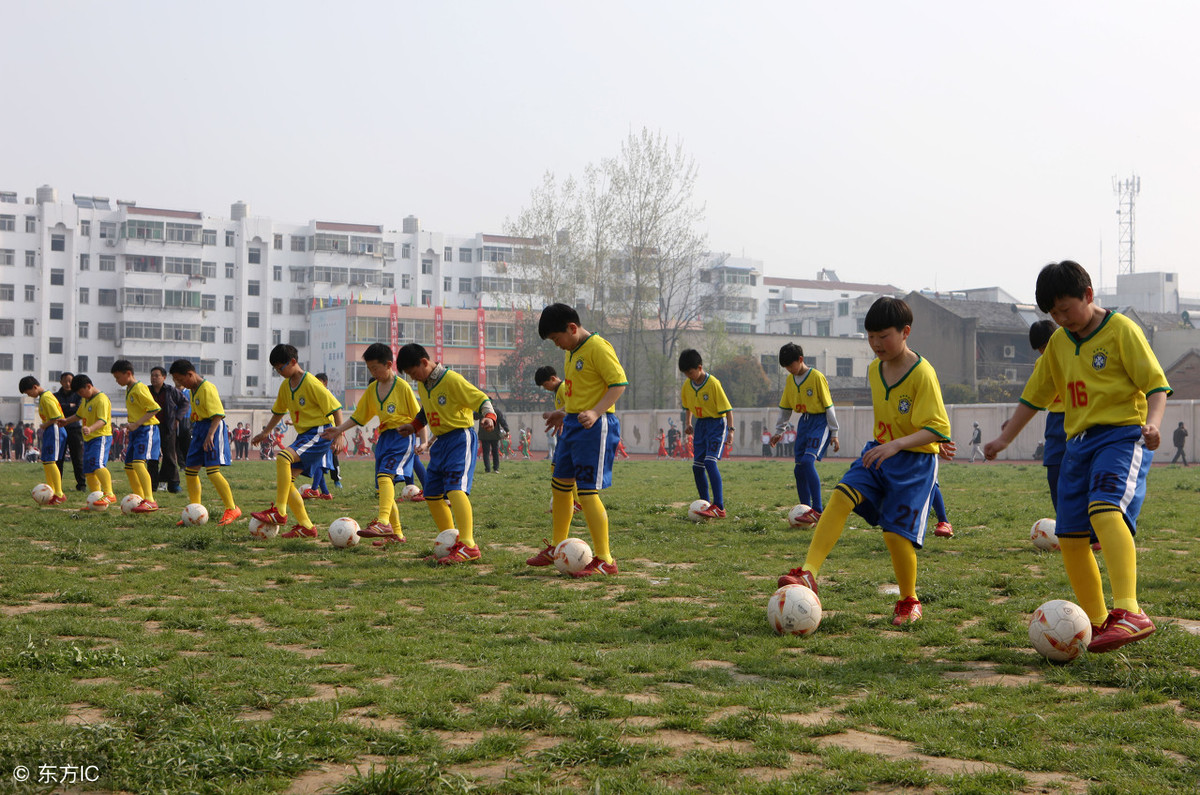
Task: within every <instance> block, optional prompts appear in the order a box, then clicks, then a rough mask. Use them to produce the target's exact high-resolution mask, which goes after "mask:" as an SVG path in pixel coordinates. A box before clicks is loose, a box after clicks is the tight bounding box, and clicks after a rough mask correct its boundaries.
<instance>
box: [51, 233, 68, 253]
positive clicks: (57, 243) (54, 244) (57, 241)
mask: <svg viewBox="0 0 1200 795" xmlns="http://www.w3.org/2000/svg"><path fill="white" fill-rule="evenodd" d="M50 250H51V251H66V250H67V236H66V235H50Z"/></svg>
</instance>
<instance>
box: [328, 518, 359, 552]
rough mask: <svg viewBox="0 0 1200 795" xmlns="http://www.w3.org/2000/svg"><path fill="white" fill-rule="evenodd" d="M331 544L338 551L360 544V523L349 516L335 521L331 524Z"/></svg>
mask: <svg viewBox="0 0 1200 795" xmlns="http://www.w3.org/2000/svg"><path fill="white" fill-rule="evenodd" d="M329 543H331V544H333V545H334V546H335V547H337V548H338V549H345V548H346V547H352V546H355V545H357V544H358V522H356V521H354V520H353V519H351V518H350V517H349V516H343V517H341V518H340V519H334V520H333V521H332V522H330V523H329Z"/></svg>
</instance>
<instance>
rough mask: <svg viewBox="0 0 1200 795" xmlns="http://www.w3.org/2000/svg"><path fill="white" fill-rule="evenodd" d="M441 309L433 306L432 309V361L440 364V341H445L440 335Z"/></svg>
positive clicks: (441, 329) (441, 328)
mask: <svg viewBox="0 0 1200 795" xmlns="http://www.w3.org/2000/svg"><path fill="white" fill-rule="evenodd" d="M443 330H444V329H443V325H442V308H441V307H440V306H435V307H434V308H433V360H434V361H435V362H440V361H441V360H442V341H443V339H445V338H444V337H443V335H442V332H443Z"/></svg>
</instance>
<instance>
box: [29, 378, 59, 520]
mask: <svg viewBox="0 0 1200 795" xmlns="http://www.w3.org/2000/svg"><path fill="white" fill-rule="evenodd" d="M17 388H18V389H20V391H21V394H22V395H25V396H27V397H30V398H32V399H33V400H36V401H37V402H38V417H40V418H41V420H42V425H41V427H40V428H39V429H38V430H40V431H41V433H42V450H41V452H42V458H41V460H42V471H43V472H45V473H46V484H47V485H49V486H50V488H52V489H54V496H53V497H52V498H51V499H50V502H49V503H47V505H62V504H63V503H64V502H66V501H67V497H66V495H65V494H63V488H62V473H61V472H59V471H58V457H59V456H60V455H62V451H63V449H64V447H65V445H66V444H67V431H66V429H65V428H63V427H62V426H61V425H59V423H58V421H59V420H60V419H62V418H63V413H62V407H61V406H60V405H59V403H58V398H56V397H54V393H52V392H48V391H46V388H45V387H43V386H42V385H41V384H40V383H39V382H38V380H37V379H36V378H34V377H33V376H32V375H27V376H25V377H23V378H22V379H21V381H20V383H19V384H17Z"/></svg>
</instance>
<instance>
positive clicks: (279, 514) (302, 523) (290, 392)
mask: <svg viewBox="0 0 1200 795" xmlns="http://www.w3.org/2000/svg"><path fill="white" fill-rule="evenodd" d="M297 356H299V352H298V351H297V350H296V348H295V346H292V345H286V344H282V345H276V346H275V347H274V348H272V349H271V355H270V357H269V359H268V360H269V361H270V362H271V367H273V368H274V369H275V372H277V373H279V375H280V376H281V377H282V378H283V383H281V384H280V385H279V394H278V395H277V396H276V398H275V403H274V405H272V406H271V420H270V421H269V422H268V423H267V427H265V428H263V429H262V430H261V431H259V433H258V435H257V436H255V437H254V438H253V439H251V440H250V441H251V443H252V444H259V443H260V442H262V440H263V439H266V438H269V437H270V435H271V432H272V431H274V430H275V426H276V425H278V424H279V421H280V420H281V419H283V418H284V417H286V416H290V417H291V421H292V425H293V426H295V428H296V439H295V441H293V442H292V443H291V445H289V446H288V447H286V448H284V449H282V450H280V451H279V455H277V456H276V457H275V502H273V503H271V507H269V508H267V509H266V510H265V511H256V512H254V513H252V514H250V515H251V516H253V517H254V518H255V519H257V520H258V521H260V522H265V523H267V524H277V525H286V524H287V523H288V514H287V511H288V510H291V511H292V515H293V516H294V517H295V518H296V526H295V527H293V528H292V529H291V530H289V531H288V532H286V533H282V534H281V535H280V537H281V538H316V537H317V528H315V527H314V526H313V523H312V520H311V519H309V518H308V511H307V510H306V509H305V507H304V499H303V498H302V497H301V496H300V492H299V491H298V490H297V489H296V476H297V475H299V474H301V473H305V474H307V475H309V476H311V477H315V476H316V474H315V473H316V472H317V471H318V470H319V469H320V468H322V467H324V466H325V463H326V458H327V457H328V456H329V451H330V442H329V440H328V439H326V438H324V437H322V435H321V434H323V433H324V432H325V431H327V430H329V429H330V428H331V427H333V426H336V425H341V424H342V404H341V403H340V402H338V399H337V398H335V397H334V396H333V393H332V392H330V391H329V390H328V389H326V388H325V385H324V384H322V383H321V382H320V381H318V380H317V377H316V376H314V375H313V374H312V373H308V372H305V371H304V368H303V367H301V366H300V364H299V362H298V361H297V358H296V357H297ZM330 418H332V419H333V422H332V423H331V422H330Z"/></svg>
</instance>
